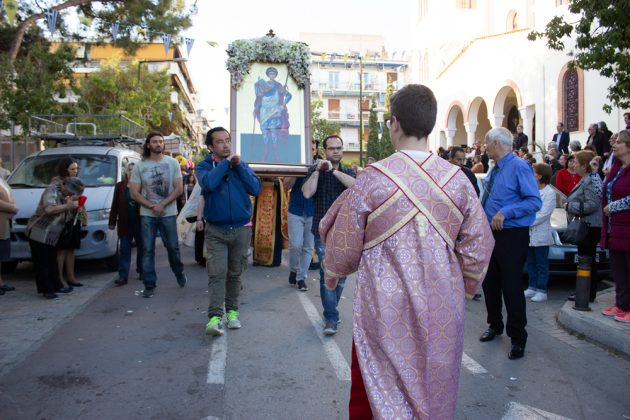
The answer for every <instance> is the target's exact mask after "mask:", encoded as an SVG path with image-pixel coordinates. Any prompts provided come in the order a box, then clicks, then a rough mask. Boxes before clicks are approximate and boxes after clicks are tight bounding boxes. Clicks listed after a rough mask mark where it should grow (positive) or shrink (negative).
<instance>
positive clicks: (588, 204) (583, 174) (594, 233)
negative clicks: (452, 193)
mask: <svg viewBox="0 0 630 420" xmlns="http://www.w3.org/2000/svg"><path fill="white" fill-rule="evenodd" d="M574 156H575V159H574V160H575V164H574V165H573V166H574V170H575V173H576V174H577V175H579V176H580V178H581V179H580V182H579V183H578V184H577V185H576V186H575V188H573V190H572V191H571V193H570V194H569V196H568V197H567V204H566V208H567V217H568V219H569V220H571V219H573V218H574V217H579V218H581V219H582V220H583V221H584V222H586V223H587V224H588V228H587V234H586V237H585V238H584V239H582V240H581V241H579V242H578V243H577V250H578V255H579V256H582V257H590V258H591V261H592V263H591V291H590V297H589V298H590V301H591V302H593V301H594V300H595V295H596V294H597V282H598V278H597V262H596V260H595V253H596V249H597V243H598V242H599V239H600V236H601V228H602V199H601V195H600V194H601V191H602V180H601V178H600V177H599V176H598V175H597V174H596V173H592V169H591V160H593V158H594V157H595V153H593V152H591V151H590V150H581V151H579V152H576V153H574ZM574 299H575V294H572V295H571V296H569V300H574Z"/></svg>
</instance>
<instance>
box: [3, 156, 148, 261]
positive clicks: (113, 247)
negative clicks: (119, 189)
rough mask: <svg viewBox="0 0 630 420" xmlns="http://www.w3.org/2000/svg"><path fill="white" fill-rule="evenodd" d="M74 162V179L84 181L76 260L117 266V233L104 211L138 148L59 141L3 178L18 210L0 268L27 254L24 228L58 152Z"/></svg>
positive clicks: (54, 168)
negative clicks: (76, 172) (82, 220)
mask: <svg viewBox="0 0 630 420" xmlns="http://www.w3.org/2000/svg"><path fill="white" fill-rule="evenodd" d="M67 156H69V157H72V158H73V159H75V160H76V161H77V162H78V163H79V175H78V176H79V178H81V180H82V181H83V183H84V184H85V192H84V193H83V194H84V195H85V196H86V197H87V201H86V202H85V208H86V210H87V212H88V225H87V226H85V227H83V231H82V233H81V248H80V249H77V250H76V251H75V255H76V258H78V259H90V260H92V259H94V260H104V262H105V263H106V265H107V268H108V269H110V270H116V269H117V268H118V235H117V233H116V231H115V230H109V229H108V223H109V213H110V210H111V205H112V198H113V195H114V188H115V186H116V183H117V182H119V181H121V179H122V176H123V174H124V173H125V169H126V168H127V165H128V164H129V163H130V162H134V163H136V162H138V161H139V160H140V159H141V156H140V154H139V153H137V152H135V151H134V150H131V149H129V148H127V147H125V146H122V145H120V146H61V147H56V148H51V149H46V150H43V151H41V152H37V153H33V154H32V155H30V156H28V157H27V158H26V159H24V160H23V161H22V162H20V164H19V165H18V167H17V168H16V169H15V170H14V171H13V173H12V174H11V176H10V177H9V179H8V183H9V185H10V186H11V188H12V189H13V194H14V196H15V201H16V205H17V207H18V209H19V211H18V213H17V214H16V215H15V217H14V218H13V225H12V228H11V260H9V261H5V262H3V263H2V270H3V272H10V271H12V270H14V269H15V267H16V266H17V264H18V262H20V261H27V260H30V259H31V251H30V248H29V245H28V238H26V236H25V234H24V231H25V230H26V223H27V222H28V219H29V218H30V217H31V216H32V215H33V213H35V210H36V209H37V205H38V204H39V200H40V198H41V195H42V193H43V192H44V190H45V189H46V187H48V185H49V184H50V181H51V179H52V178H53V177H54V176H56V175H57V163H58V162H59V160H60V159H61V158H63V157H67Z"/></svg>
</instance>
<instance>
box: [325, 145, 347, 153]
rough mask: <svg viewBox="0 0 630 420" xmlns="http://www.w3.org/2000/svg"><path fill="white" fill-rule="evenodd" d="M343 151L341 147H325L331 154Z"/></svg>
mask: <svg viewBox="0 0 630 420" xmlns="http://www.w3.org/2000/svg"><path fill="white" fill-rule="evenodd" d="M342 149H343V147H341V146H340V147H327V148H326V150H330V151H331V152H337V151H339V152H340V151H341V150H342Z"/></svg>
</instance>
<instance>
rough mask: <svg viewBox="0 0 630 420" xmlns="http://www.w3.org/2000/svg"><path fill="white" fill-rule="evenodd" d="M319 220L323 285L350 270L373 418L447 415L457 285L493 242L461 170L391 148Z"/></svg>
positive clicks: (451, 411) (472, 277)
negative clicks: (323, 252) (353, 277)
mask: <svg viewBox="0 0 630 420" xmlns="http://www.w3.org/2000/svg"><path fill="white" fill-rule="evenodd" d="M319 229H320V235H321V237H322V238H325V243H326V256H325V260H324V267H325V271H326V276H327V286H328V287H333V286H334V285H335V281H336V278H338V277H341V276H345V275H348V274H351V273H353V272H355V271H358V273H357V283H356V289H355V295H354V320H353V323H354V325H353V334H354V342H355V346H356V352H357V358H358V360H359V365H360V368H361V375H362V377H363V381H364V383H365V388H366V391H367V394H368V398H369V401H370V406H371V408H372V413H373V414H374V416H375V418H379V419H412V418H427V419H428V418H431V419H438V418H439V419H442V418H447V419H448V418H454V417H455V403H456V400H457V388H458V383H459V371H460V364H461V358H462V351H463V342H464V314H465V307H464V303H465V295H468V296H472V295H473V294H474V293H475V292H476V291H477V289H478V287H479V285H480V284H481V281H482V280H483V278H484V276H485V273H486V270H487V268H488V263H489V261H490V255H491V253H492V248H493V246H494V239H493V238H492V233H491V230H490V226H489V224H488V221H487V218H486V216H485V214H484V211H483V208H482V207H481V203H480V202H479V199H478V198H477V195H476V194H475V191H474V189H473V187H472V185H471V184H470V181H469V180H468V178H467V177H466V176H465V175H464V174H463V173H462V172H461V171H460V170H459V168H458V167H456V166H453V165H451V164H450V163H448V162H447V161H445V160H443V159H441V158H439V157H437V156H435V155H433V154H430V155H428V157H426V159H424V161H422V162H417V161H416V160H414V159H413V158H412V157H411V156H409V155H407V154H406V153H404V152H398V153H396V154H394V155H392V156H391V157H389V158H387V159H385V160H382V161H380V162H377V163H376V164H373V165H371V166H369V167H367V168H366V169H365V170H364V171H362V172H361V173H360V175H359V176H357V180H356V183H355V184H354V186H353V187H351V188H349V189H347V190H346V191H344V193H343V194H342V195H341V196H340V197H339V198H338V199H337V200H336V201H335V203H334V204H333V205H332V207H331V208H330V209H329V211H328V213H327V214H326V216H325V217H324V219H323V220H322V221H321V223H320V226H319Z"/></svg>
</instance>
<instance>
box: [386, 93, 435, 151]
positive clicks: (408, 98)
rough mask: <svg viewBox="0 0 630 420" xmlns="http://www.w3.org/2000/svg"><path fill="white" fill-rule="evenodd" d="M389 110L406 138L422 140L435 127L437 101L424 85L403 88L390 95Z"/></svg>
mask: <svg viewBox="0 0 630 420" xmlns="http://www.w3.org/2000/svg"><path fill="white" fill-rule="evenodd" d="M389 108H390V111H391V115H392V116H394V117H396V119H397V120H398V122H399V123H400V126H401V128H402V131H403V133H405V135H407V136H414V137H417V138H418V139H422V138H425V137H427V136H428V135H429V134H430V133H431V131H433V127H435V117H436V115H437V101H436V100H435V95H433V92H432V91H431V89H429V88H428V87H426V86H424V85H415V84H412V85H407V86H405V87H403V88H402V89H400V90H399V91H398V92H396V93H394V94H393V95H392V97H391V99H390V105H389Z"/></svg>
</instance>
